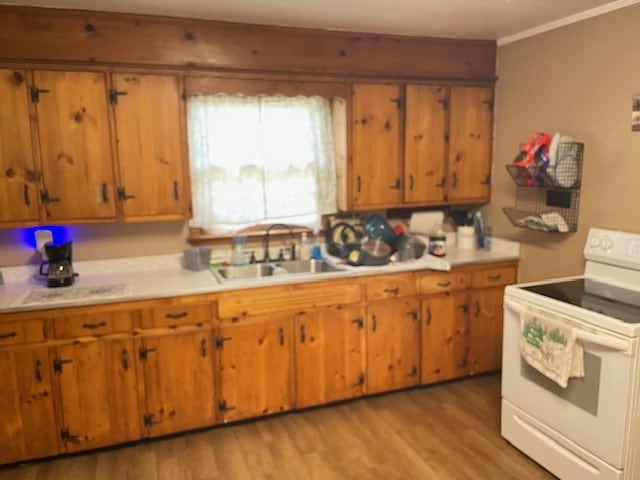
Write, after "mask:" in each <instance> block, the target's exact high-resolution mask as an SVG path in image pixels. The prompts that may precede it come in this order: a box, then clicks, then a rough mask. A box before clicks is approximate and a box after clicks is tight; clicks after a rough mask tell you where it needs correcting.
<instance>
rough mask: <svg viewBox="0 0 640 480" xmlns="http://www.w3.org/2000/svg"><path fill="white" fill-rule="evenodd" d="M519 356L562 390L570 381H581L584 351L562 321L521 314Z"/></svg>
mask: <svg viewBox="0 0 640 480" xmlns="http://www.w3.org/2000/svg"><path fill="white" fill-rule="evenodd" d="M520 354H521V355H522V357H523V358H524V359H525V360H526V362H527V363H528V364H529V365H531V366H532V367H533V368H535V369H536V370H538V371H539V372H540V373H542V374H543V375H545V376H546V377H548V378H550V379H551V380H553V381H554V382H556V383H557V384H558V385H560V386H561V387H563V388H566V387H567V384H568V382H569V378H571V377H584V349H583V347H582V344H581V343H580V341H576V332H575V330H574V329H573V328H572V327H570V326H568V325H565V324H564V323H563V322H561V321H557V320H554V319H552V318H548V317H546V316H541V315H536V314H535V313H534V312H531V311H530V310H524V311H523V312H522V313H521V315H520Z"/></svg>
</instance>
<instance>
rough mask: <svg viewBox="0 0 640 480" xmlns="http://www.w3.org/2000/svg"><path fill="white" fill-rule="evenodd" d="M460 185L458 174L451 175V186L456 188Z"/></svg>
mask: <svg viewBox="0 0 640 480" xmlns="http://www.w3.org/2000/svg"><path fill="white" fill-rule="evenodd" d="M457 185H458V174H457V173H456V172H453V173H451V186H452V187H453V188H456V186H457Z"/></svg>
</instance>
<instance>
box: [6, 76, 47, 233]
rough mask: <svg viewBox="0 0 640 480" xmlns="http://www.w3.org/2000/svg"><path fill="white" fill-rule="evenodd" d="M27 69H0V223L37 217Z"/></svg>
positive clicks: (35, 170)
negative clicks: (0, 104) (0, 102)
mask: <svg viewBox="0 0 640 480" xmlns="http://www.w3.org/2000/svg"><path fill="white" fill-rule="evenodd" d="M28 88H29V87H28V85H27V72H26V71H25V70H6V69H0V98H1V99H2V108H0V224H3V225H7V226H9V225H19V224H25V223H35V222H36V221H37V220H38V213H39V212H38V206H39V202H38V184H37V180H38V174H37V173H36V172H37V169H36V164H35V158H34V156H33V147H32V144H31V133H30V131H29V100H28V98H29V97H28V94H29V90H28Z"/></svg>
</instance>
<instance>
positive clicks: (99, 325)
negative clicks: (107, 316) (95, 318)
mask: <svg viewBox="0 0 640 480" xmlns="http://www.w3.org/2000/svg"><path fill="white" fill-rule="evenodd" d="M106 326H107V322H104V321H103V322H98V323H86V322H85V323H83V324H82V328H85V329H87V330H94V329H96V328H102V327H106Z"/></svg>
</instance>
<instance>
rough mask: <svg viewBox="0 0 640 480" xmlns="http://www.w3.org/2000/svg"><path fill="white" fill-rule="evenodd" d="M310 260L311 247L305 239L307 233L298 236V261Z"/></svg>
mask: <svg viewBox="0 0 640 480" xmlns="http://www.w3.org/2000/svg"><path fill="white" fill-rule="evenodd" d="M310 258H311V246H310V245H309V240H308V239H307V232H302V234H301V235H300V260H309V259H310Z"/></svg>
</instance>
